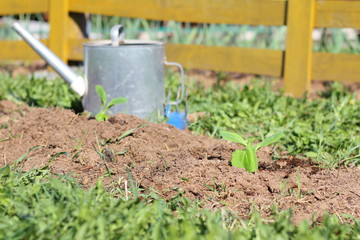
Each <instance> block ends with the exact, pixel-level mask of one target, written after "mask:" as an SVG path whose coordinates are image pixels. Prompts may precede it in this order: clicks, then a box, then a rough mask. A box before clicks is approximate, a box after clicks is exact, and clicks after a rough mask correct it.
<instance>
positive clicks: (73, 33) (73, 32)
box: [67, 17, 83, 39]
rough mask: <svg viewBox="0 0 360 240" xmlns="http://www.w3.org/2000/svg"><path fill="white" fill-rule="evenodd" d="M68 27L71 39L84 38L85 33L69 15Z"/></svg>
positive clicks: (68, 34)
mask: <svg viewBox="0 0 360 240" xmlns="http://www.w3.org/2000/svg"><path fill="white" fill-rule="evenodd" d="M67 29H68V32H67V36H68V38H69V39H76V38H83V34H82V32H81V30H80V27H79V26H78V25H77V24H76V22H75V20H74V19H72V18H71V17H69V20H68V28H67Z"/></svg>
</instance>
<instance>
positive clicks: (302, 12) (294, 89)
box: [284, 0, 316, 97]
mask: <svg viewBox="0 0 360 240" xmlns="http://www.w3.org/2000/svg"><path fill="white" fill-rule="evenodd" d="M288 4H289V5H288V14H287V39H286V52H285V68H284V70H285V75H284V80H285V83H284V84H285V92H286V93H287V94H289V95H291V96H294V97H302V96H303V95H304V93H305V92H307V91H309V90H310V87H311V72H312V46H313V44H312V42H313V41H312V31H313V28H314V22H315V11H316V9H315V6H316V2H315V0H289V2H288Z"/></svg>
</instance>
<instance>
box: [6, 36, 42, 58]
mask: <svg viewBox="0 0 360 240" xmlns="http://www.w3.org/2000/svg"><path fill="white" fill-rule="evenodd" d="M41 42H42V43H44V44H45V45H46V44H47V40H41ZM0 49H1V51H0V58H1V60H37V59H41V57H40V56H39V55H37V53H36V52H35V51H34V50H32V48H31V47H29V45H27V44H26V43H25V42H24V41H0Z"/></svg>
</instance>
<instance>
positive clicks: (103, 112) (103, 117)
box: [95, 85, 127, 121]
mask: <svg viewBox="0 0 360 240" xmlns="http://www.w3.org/2000/svg"><path fill="white" fill-rule="evenodd" d="M95 90H96V93H97V94H98V96H99V97H100V100H101V109H100V112H99V113H98V114H96V115H95V119H96V120H98V121H106V120H108V119H109V115H108V114H107V111H108V110H109V109H110V108H111V107H113V106H115V105H116V104H121V103H126V102H127V99H126V98H123V97H118V98H114V99H113V100H111V101H110V102H109V104H107V105H106V103H107V97H106V92H105V90H104V88H103V87H102V86H100V85H96V86H95Z"/></svg>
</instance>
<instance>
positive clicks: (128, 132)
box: [115, 123, 146, 142]
mask: <svg viewBox="0 0 360 240" xmlns="http://www.w3.org/2000/svg"><path fill="white" fill-rule="evenodd" d="M145 126H146V123H144V124H141V125H139V126H137V127H136V128H132V129H130V130H127V131H126V132H124V133H123V134H121V136H120V137H119V138H117V139H116V140H115V142H119V141H120V140H121V139H124V138H126V137H127V136H129V135H130V134H132V133H133V132H134V131H135V130H136V129H139V128H142V127H145Z"/></svg>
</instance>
